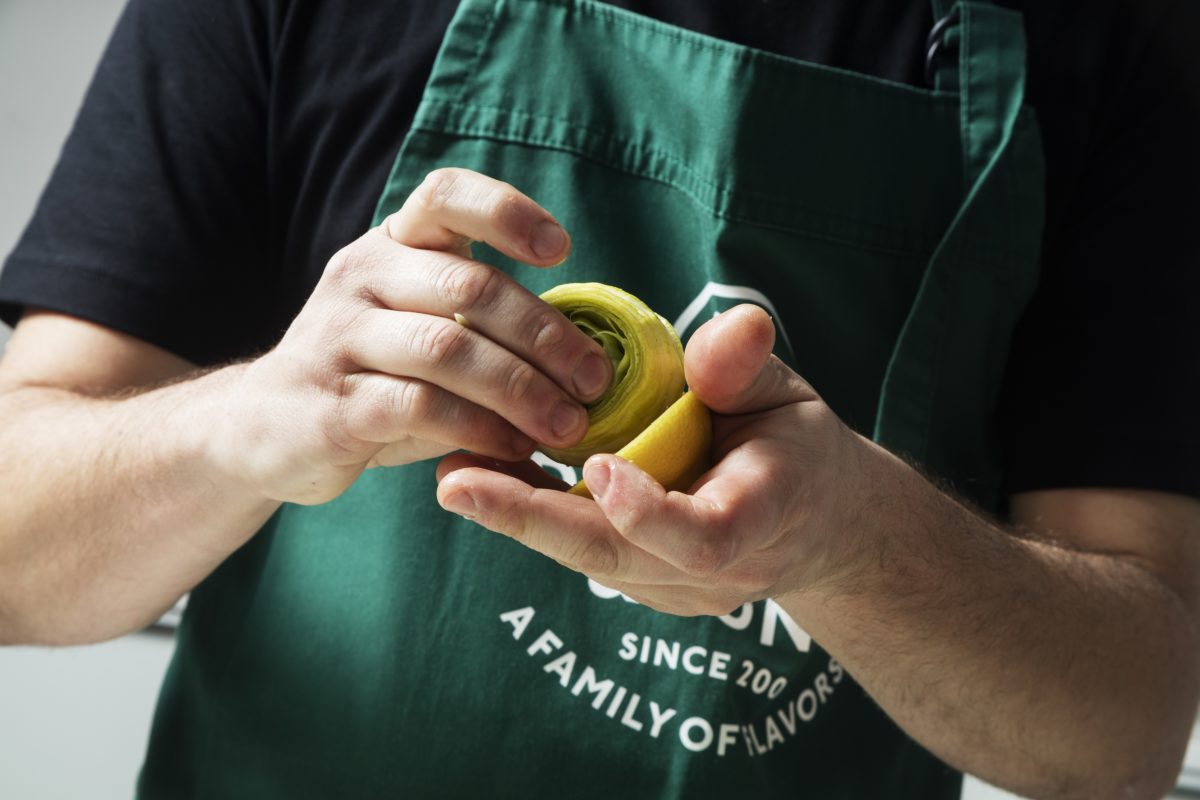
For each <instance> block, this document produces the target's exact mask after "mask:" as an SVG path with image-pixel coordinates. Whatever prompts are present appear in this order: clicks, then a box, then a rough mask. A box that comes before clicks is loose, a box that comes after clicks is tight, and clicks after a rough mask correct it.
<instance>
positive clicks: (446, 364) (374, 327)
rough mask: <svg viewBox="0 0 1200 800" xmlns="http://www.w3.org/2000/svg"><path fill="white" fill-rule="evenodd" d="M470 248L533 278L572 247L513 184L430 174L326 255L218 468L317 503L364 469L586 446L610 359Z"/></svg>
mask: <svg viewBox="0 0 1200 800" xmlns="http://www.w3.org/2000/svg"><path fill="white" fill-rule="evenodd" d="M472 240H478V241H483V242H487V243H488V244H490V245H492V246H493V247H495V248H496V249H497V250H499V251H501V252H502V253H504V254H506V255H508V256H510V257H512V258H514V259H517V260H519V261H523V262H526V263H529V264H533V265H535V266H552V265H555V264H558V263H559V262H561V261H562V260H563V259H564V258H566V256H567V252H568V250H569V242H568V239H567V235H566V233H565V232H564V231H563V229H562V228H561V227H560V226H559V225H558V223H557V222H555V221H554V219H553V218H552V217H551V216H550V214H549V213H547V212H546V211H545V210H544V209H543V208H541V207H540V206H538V205H537V204H536V203H534V202H533V201H532V200H530V199H529V198H528V197H526V196H525V195H523V194H521V193H520V192H518V191H517V190H515V189H514V188H513V187H511V186H509V185H507V184H504V183H500V182H499V181H495V180H492V179H491V178H486V177H484V176H482V175H479V174H477V173H473V172H468V171H466V170H457V169H445V170H438V171H436V172H434V173H431V174H430V175H429V176H428V177H427V178H426V180H425V182H424V183H423V184H422V185H421V186H420V187H419V188H418V189H417V191H416V192H414V193H413V195H412V196H411V197H409V199H408V201H407V202H406V203H405V204H404V207H403V208H402V209H401V210H400V211H398V212H396V213H395V214H393V215H392V216H390V217H388V218H387V219H386V220H385V221H384V222H383V224H382V225H381V226H379V227H378V228H375V229H373V230H371V231H370V232H368V233H367V234H366V235H364V236H363V237H362V238H360V239H359V240H358V241H356V242H354V243H353V244H351V245H349V246H348V247H346V248H345V249H343V250H342V251H341V252H339V253H338V254H337V255H335V256H334V257H333V259H332V260H331V261H330V262H329V265H328V266H327V267H326V270H325V273H324V275H323V276H322V278H321V281H320V283H319V284H318V286H317V288H316V290H315V291H314V293H313V295H312V297H311V298H310V299H309V301H308V303H307V304H306V305H305V307H304V309H303V310H302V311H301V312H300V315H299V316H298V317H297V318H296V320H295V322H294V323H293V324H292V326H291V328H290V329H289V330H288V331H287V333H286V334H285V335H284V337H283V340H282V341H281V342H280V344H279V345H278V346H277V347H276V348H275V349H274V350H272V351H271V352H270V353H268V354H266V355H265V356H263V357H261V358H259V359H258V360H257V361H255V362H253V363H252V364H250V365H249V366H248V367H247V368H246V369H245V370H244V371H243V372H242V374H241V377H240V380H239V381H238V384H237V386H236V387H235V389H234V391H235V398H236V400H235V403H236V405H235V406H234V408H232V409H231V412H230V413H229V414H228V415H227V417H226V419H227V420H228V424H227V425H225V426H224V427H223V429H222V435H221V436H219V437H218V438H217V440H216V442H215V444H214V452H215V454H216V457H217V460H218V462H219V463H221V464H222V465H223V467H224V469H225V470H226V471H227V472H228V473H229V474H230V475H231V476H233V477H234V478H235V479H236V480H238V481H239V482H241V483H243V484H245V485H247V486H250V487H254V488H255V489H256V490H257V491H259V492H261V493H262V494H263V495H265V496H267V497H270V498H272V499H275V500H283V501H293V502H299V503H321V502H324V501H326V500H329V499H331V498H333V497H335V496H337V495H338V494H340V493H341V492H342V491H343V490H344V489H345V488H346V487H348V486H349V485H350V484H351V483H353V482H354V480H355V478H357V477H358V475H359V474H360V473H361V472H362V470H363V469H365V468H366V467H368V466H380V465H382V466H392V465H397V464H405V463H408V462H411V461H417V460H420V459H424V458H430V457H433V456H438V455H443V454H445V453H447V452H450V451H451V450H455V449H459V448H463V449H467V450H471V451H473V452H477V453H481V454H484V455H487V456H491V457H493V458H497V459H505V460H519V459H523V458H525V457H527V456H528V455H529V454H530V453H531V452H532V450H533V447H534V441H535V440H536V441H538V442H543V443H547V444H551V445H554V446H558V447H563V446H568V445H571V444H574V443H575V442H577V441H578V440H579V439H581V438H582V437H583V435H584V433H585V431H586V430H587V412H586V410H585V409H584V408H583V406H582V405H581V403H582V402H588V401H591V400H594V399H595V398H596V397H598V396H599V395H600V394H601V393H602V392H603V391H604V389H605V388H606V387H607V385H608V382H609V380H610V379H611V376H612V368H611V365H610V364H609V361H608V359H607V358H606V357H605V355H604V353H603V351H602V350H601V348H600V347H599V345H597V344H596V343H595V342H593V341H592V340H591V339H590V338H588V337H587V336H586V335H584V334H583V333H581V332H580V331H579V330H578V329H576V328H575V327H574V326H573V325H571V324H570V322H569V321H568V320H567V319H566V318H565V317H564V316H563V315H562V314H561V313H559V312H558V311H556V310H555V309H554V308H552V307H550V306H549V305H547V304H546V303H544V302H542V301H541V300H539V299H538V298H537V297H535V296H534V295H532V294H531V293H530V292H529V291H528V290H526V289H524V288H522V287H521V286H520V285H518V284H517V283H516V282H515V281H513V280H512V279H511V278H509V277H507V276H506V275H504V274H503V273H502V272H500V271H498V270H496V269H494V268H492V267H490V266H488V265H486V264H482V263H480V262H478V261H474V260H472V259H471V257H470V255H471V252H470V242H471V241H472ZM456 316H457V318H458V319H465V324H460V323H459V322H457V321H456Z"/></svg>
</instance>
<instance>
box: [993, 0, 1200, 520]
mask: <svg viewBox="0 0 1200 800" xmlns="http://www.w3.org/2000/svg"><path fill="white" fill-rule="evenodd" d="M1157 5H1160V6H1163V5H1167V4H1157ZM1168 8H1169V10H1168V11H1166V12H1164V13H1162V14H1159V15H1157V16H1156V18H1155V19H1153V21H1152V22H1153V26H1152V28H1149V29H1148V30H1147V31H1146V35H1145V37H1144V40H1142V41H1140V42H1139V44H1138V50H1137V53H1136V57H1132V58H1130V59H1129V60H1128V61H1124V60H1121V61H1118V62H1114V63H1108V64H1104V65H1102V66H1099V67H1097V68H1096V69H1097V70H1098V71H1099V74H1097V75H1096V76H1095V77H1096V80H1097V81H1100V82H1101V83H1099V86H1098V88H1099V91H1100V92H1101V93H1102V97H1101V102H1100V103H1099V108H1100V111H1099V113H1098V114H1097V115H1096V117H1095V119H1094V123H1093V124H1092V125H1091V126H1090V128H1089V129H1088V130H1078V131H1076V132H1075V133H1074V135H1073V136H1072V139H1073V145H1074V146H1077V147H1085V148H1086V149H1087V151H1086V155H1085V156H1084V158H1083V159H1082V161H1081V163H1082V164H1083V167H1082V169H1080V171H1079V174H1078V175H1077V176H1060V177H1061V178H1062V180H1060V184H1061V185H1063V186H1064V187H1066V188H1064V189H1063V191H1064V192H1065V193H1066V196H1065V197H1061V198H1059V200H1060V202H1059V203H1058V204H1057V208H1058V210H1057V211H1056V212H1054V213H1053V214H1052V217H1051V219H1050V220H1049V222H1050V223H1051V226H1050V227H1049V229H1048V232H1047V238H1046V245H1045V248H1044V259H1045V268H1044V270H1043V279H1042V284H1041V286H1040V287H1039V290H1038V293H1037V295H1036V297H1035V299H1034V301H1033V302H1032V304H1031V305H1030V307H1029V308H1028V310H1027V312H1026V314H1025V315H1024V318H1023V320H1022V322H1021V325H1020V327H1019V329H1018V332H1017V336H1016V338H1015V340H1014V345H1013V351H1012V356H1011V359H1010V367H1009V375H1008V379H1007V381H1006V395H1005V397H1004V398H1003V402H1002V406H1001V408H1002V430H1003V432H1004V440H1005V442H1006V444H1007V449H1008V459H1007V463H1008V476H1007V477H1008V488H1009V490H1010V491H1011V492H1020V491H1026V490H1034V489H1051V488H1066V487H1123V488H1146V489H1157V490H1161V491H1168V492H1178V493H1183V494H1189V495H1193V496H1198V497H1200V414H1198V413H1197V409H1198V408H1200V314H1198V313H1197V312H1198V311H1200V233H1198V231H1200V59H1196V57H1195V47H1196V43H1197V42H1198V41H1200V4H1196V3H1190V2H1175V3H1173V4H1170V5H1169V6H1168ZM1147 25H1149V21H1148V22H1147ZM1139 34H1140V32H1139V31H1138V30H1136V28H1135V26H1130V27H1127V28H1125V29H1124V30H1122V31H1121V36H1122V37H1129V39H1130V40H1133V41H1136V40H1137V39H1138V38H1139ZM1071 100H1072V98H1071V97H1066V98H1062V100H1061V102H1063V103H1069V102H1071ZM1052 146H1054V143H1053V142H1048V145H1047V147H1048V152H1050V147H1052ZM1061 146H1072V143H1071V142H1064V143H1062V145H1061Z"/></svg>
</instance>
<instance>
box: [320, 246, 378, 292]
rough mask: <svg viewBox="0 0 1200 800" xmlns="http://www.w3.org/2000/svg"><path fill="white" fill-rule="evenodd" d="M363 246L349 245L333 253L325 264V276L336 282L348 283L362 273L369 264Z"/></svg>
mask: <svg viewBox="0 0 1200 800" xmlns="http://www.w3.org/2000/svg"><path fill="white" fill-rule="evenodd" d="M367 260H368V259H367V257H366V254H365V253H364V252H363V250H362V248H360V247H355V246H354V245H347V246H346V247H343V248H342V249H341V250H338V251H337V252H336V253H334V254H333V257H332V258H330V259H329V261H328V263H326V265H325V277H326V278H327V279H329V280H330V281H332V282H334V283H347V282H350V281H354V280H356V279H357V278H358V277H359V276H361V275H362V273H363V272H364V270H365V269H366V265H367Z"/></svg>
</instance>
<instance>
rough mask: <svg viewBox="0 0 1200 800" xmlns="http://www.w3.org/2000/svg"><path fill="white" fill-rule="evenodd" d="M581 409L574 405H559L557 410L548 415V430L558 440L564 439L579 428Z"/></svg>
mask: <svg viewBox="0 0 1200 800" xmlns="http://www.w3.org/2000/svg"><path fill="white" fill-rule="evenodd" d="M582 414H583V409H582V408H580V407H579V406H577V405H575V404H574V403H559V404H558V408H556V409H554V412H553V413H551V414H550V430H551V431H553V432H554V435H555V436H557V437H558V438H559V439H565V438H566V437H568V436H570V435H571V434H572V433H574V432H575V429H576V428H578V427H579V423H580V421H581V420H580V416H581V415H582Z"/></svg>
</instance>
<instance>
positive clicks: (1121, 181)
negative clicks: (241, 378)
mask: <svg viewBox="0 0 1200 800" xmlns="http://www.w3.org/2000/svg"><path fill="white" fill-rule="evenodd" d="M615 4H616V5H620V6H623V7H626V8H629V9H631V10H633V11H637V12H640V13H643V14H648V15H650V16H654V17H657V18H659V19H662V20H664V21H666V22H668V23H672V24H676V25H680V26H683V27H687V28H691V29H694V30H697V31H699V32H701V33H706V34H710V35H713V36H718V37H721V38H724V39H730V40H732V41H735V42H739V43H741V44H746V45H750V46H753V47H758V48H762V49H765V50H771V51H774V52H777V53H782V54H784V55H788V56H794V57H797V58H803V59H806V60H809V61H816V62H820V63H825V64H829V65H833V66H838V67H843V68H846V69H850V70H855V71H858V72H865V73H869V74H873V75H876V76H879V77H882V78H887V79H890V80H894V81H900V82H905V83H910V84H921V83H922V82H923V69H924V59H925V54H924V45H925V37H926V34H927V32H928V31H929V28H930V26H931V25H932V23H933V18H932V12H931V10H930V5H929V3H928V2H927V0H904V1H903V2H902V1H901V0H791V1H788V0H755V1H754V2H744V3H742V2H729V1H728V0H641V1H639V0H619V2H616V3H615ZM455 5H456V3H455V2H452V1H451V0H409V1H407V2H401V1H400V0H387V2H379V3H338V2H330V1H328V0H206V2H203V3H195V2H184V0H132V2H131V3H130V4H129V7H128V8H127V9H126V11H125V13H124V15H123V16H122V18H121V20H120V22H119V23H118V26H117V28H116V31H115V33H114V34H113V38H112V41H111V42H110V44H109V47H108V49H107V51H106V53H105V55H104V58H103V60H102V61H101V64H100V66H99V68H98V70H97V74H96V77H95V80H94V82H93V84H92V86H91V89H90V90H89V92H88V95H87V98H86V100H85V102H84V106H83V108H82V110H81V112H80V115H79V118H78V120H77V122H76V125H75V128H74V130H73V132H72V134H71V136H70V138H69V139H68V141H67V144H66V146H65V148H64V150H63V153H62V157H61V159H60V161H59V163H58V166H57V168H56V169H55V172H54V175H53V177H52V178H51V181H50V184H49V186H48V188H47V189H46V192H45V194H44V195H43V197H42V199H41V202H40V204H39V206H38V209H37V211H36V213H35V215H34V218H33V220H32V221H31V223H30V225H29V227H28V229H27V230H26V232H25V234H24V236H23V238H22V239H21V241H20V243H19V244H18V246H17V248H16V250H15V251H14V252H13V254H12V255H11V256H10V258H9V259H8V261H7V263H6V266H5V270H4V272H3V273H2V274H0V316H3V318H4V319H5V320H6V321H8V322H10V323H12V322H14V321H15V320H16V319H17V317H18V316H19V314H20V310H21V308H22V307H25V306H30V307H42V308H49V309H53V310H58V311H63V312H67V313H70V314H73V315H76V316H79V317H82V318H85V319H89V320H92V321H95V322H98V323H101V324H103V325H107V326H109V327H111V328H114V329H117V330H120V331H124V332H126V333H129V334H132V335H134V336H137V337H139V338H141V339H144V340H146V341H148V342H151V343H153V344H156V345H158V346H160V347H163V348H165V349H167V350H170V351H172V352H174V353H177V354H179V355H181V356H183V357H185V358H188V359H190V360H192V361H194V362H196V363H198V364H213V363H220V362H222V361H227V360H231V359H237V358H243V357H246V356H249V355H252V354H254V353H257V352H261V351H263V350H265V349H267V348H269V347H270V346H271V345H272V343H273V342H275V341H276V340H277V339H278V337H279V336H280V335H281V333H282V332H283V330H284V329H285V328H286V327H287V325H288V323H289V321H290V320H291V318H292V317H293V316H294V315H295V313H296V312H297V311H298V309H299V307H300V305H301V304H302V303H303V302H304V300H305V298H306V297H307V296H308V294H309V292H310V291H311V289H312V287H313V286H314V285H315V283H316V280H317V278H318V276H319V275H320V273H321V270H322V268H323V266H324V265H325V263H326V261H327V260H328V258H329V257H330V256H331V255H332V254H333V253H334V252H335V251H336V250H337V249H338V248H340V247H341V246H343V245H345V244H347V243H348V242H350V241H351V240H353V239H354V238H356V237H357V236H358V235H360V234H361V233H362V232H363V231H364V230H365V229H366V227H367V226H368V224H369V220H370V217H371V213H372V211H373V207H374V204H375V202H376V200H377V198H378V195H379V193H380V191H381V189H382V186H383V183H384V179H385V177H386V174H387V171H388V169H389V168H390V167H391V163H392V160H393V158H394V156H395V153H396V151H397V149H398V148H399V145H400V143H401V141H402V139H403V137H404V134H405V133H406V131H407V129H408V126H409V124H410V121H411V119H412V115H413V113H414V111H415V109H416V105H417V102H418V99H419V97H420V94H421V90H422V88H423V85H424V82H425V79H426V77H427V75H428V73H429V70H430V68H431V66H432V63H433V58H434V56H435V54H436V51H437V47H438V44H439V42H440V40H441V37H442V35H443V33H444V31H445V29H446V26H447V24H448V23H449V20H450V17H451V16H452V14H453V11H454V7H455ZM1004 5H1008V6H1012V7H1015V8H1018V9H1019V10H1021V11H1022V12H1023V13H1024V14H1025V20H1026V29H1027V32H1028V35H1029V41H1030V53H1029V87H1028V101H1029V103H1030V104H1031V105H1032V106H1033V107H1034V108H1035V110H1036V112H1037V116H1038V119H1039V122H1040V124H1041V127H1042V131H1043V138H1044V141H1045V151H1046V159H1047V169H1048V176H1047V203H1048V206H1047V229H1046V237H1045V242H1044V246H1043V278H1042V282H1041V285H1040V287H1039V290H1038V293H1037V295H1036V296H1035V298H1034V300H1033V302H1032V304H1031V305H1030V307H1029V309H1028V311H1027V313H1026V314H1025V317H1024V319H1023V321H1022V324H1021V326H1020V328H1019V330H1018V332H1017V336H1016V340H1015V342H1014V349H1013V354H1012V359H1011V363H1010V367H1009V373H1008V378H1007V380H1006V388H1005V397H1004V400H1003V403H1002V409H1003V412H1002V413H1003V418H1002V420H1001V425H1002V427H1003V430H1004V433H1005V440H1006V441H1007V442H1008V444H1009V458H1008V483H1009V489H1010V490H1011V491H1020V490H1027V489H1037V488H1055V487H1064V486H1122V487H1143V488H1153V489H1160V490H1164V491H1176V492H1184V493H1188V494H1192V495H1196V496H1200V463H1198V460H1197V457H1196V456H1195V455H1194V454H1195V453H1197V452H1200V422H1198V421H1197V416H1196V414H1195V413H1194V411H1193V409H1195V408H1196V407H1200V402H1198V401H1200V397H1198V396H1197V395H1198V394H1200V392H1198V391H1197V387H1198V385H1200V381H1198V380H1197V373H1198V371H1200V330H1198V326H1197V324H1196V321H1195V316H1194V314H1193V309H1194V307H1195V306H1196V302H1197V300H1196V298H1197V297H1200V277H1198V275H1200V270H1198V269H1197V267H1200V237H1198V236H1197V233H1196V230H1197V221H1198V220H1200V147H1198V145H1197V143H1198V142H1200V59H1196V58H1195V57H1194V54H1193V52H1192V49H1193V47H1194V46H1195V44H1196V43H1197V42H1200V4H1197V3H1194V2H1190V1H1189V0H1175V1H1174V2H1172V0H1096V2H1091V3H1078V2H1069V1H1068V0H1036V2H1033V1H1031V2H1006V3H1004Z"/></svg>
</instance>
